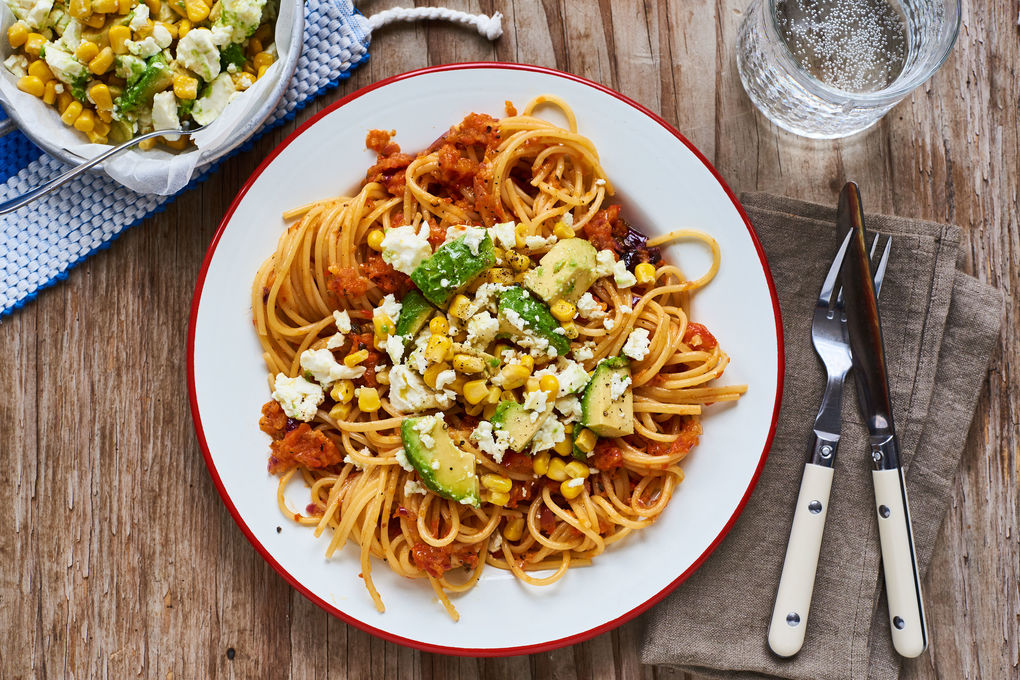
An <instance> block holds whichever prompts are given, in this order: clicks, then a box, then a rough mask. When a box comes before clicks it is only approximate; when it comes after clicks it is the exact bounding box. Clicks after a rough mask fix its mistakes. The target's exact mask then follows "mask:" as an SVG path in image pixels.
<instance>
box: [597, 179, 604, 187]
mask: <svg viewBox="0 0 1020 680" xmlns="http://www.w3.org/2000/svg"><path fill="white" fill-rule="evenodd" d="M605 185H606V180H604V179H602V178H601V177H599V178H598V179H597V180H595V186H598V187H604V186H605Z"/></svg>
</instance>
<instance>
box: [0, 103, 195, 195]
mask: <svg viewBox="0 0 1020 680" xmlns="http://www.w3.org/2000/svg"><path fill="white" fill-rule="evenodd" d="M5 122H6V121H5ZM205 127H206V126H205V125H201V126H199V127H196V128H191V129H190V130H153V131H152V132H146V133H145V134H144V135H138V136H137V137H132V138H131V139H129V140H128V141H126V142H124V143H123V144H120V145H118V146H115V147H113V148H112V149H110V150H109V151H104V152H103V153H101V154H99V155H98V156H96V157H95V158H91V159H89V160H87V161H85V162H84V163H82V164H81V165H76V166H75V167H73V168H71V169H70V170H68V171H67V172H65V173H64V174H62V175H60V176H59V177H56V178H54V179H51V180H50V181H49V182H47V183H46V184H43V185H42V186H38V187H36V188H34V189H31V190H29V191H26V192H25V193H23V194H21V195H20V196H15V197H14V198H12V199H10V200H8V201H3V202H0V215H6V214H7V213H9V212H14V211H15V210H17V209H18V208H20V207H22V206H25V205H28V204H29V203H31V202H32V201H34V200H36V199H37V198H42V197H43V196H45V195H46V194H48V193H50V192H51V191H53V190H54V189H56V188H58V187H60V186H62V185H64V184H67V183H68V182H70V181H71V180H72V179H74V178H75V177H77V176H78V175H80V174H81V173H83V172H85V171H86V170H88V169H89V168H91V167H93V166H96V165H99V164H100V163H102V162H103V161H105V160H106V159H107V158H110V157H112V156H116V155H117V154H119V153H120V152H121V151H124V150H126V149H130V148H131V147H133V146H134V145H135V144H137V143H138V142H141V141H143V140H145V139H150V138H152V137H162V136H163V135H193V134H195V133H196V132H199V131H200V130H204V129H205Z"/></svg>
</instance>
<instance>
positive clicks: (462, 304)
mask: <svg viewBox="0 0 1020 680" xmlns="http://www.w3.org/2000/svg"><path fill="white" fill-rule="evenodd" d="M472 306H473V305H472V304H471V300H470V299H468V296H467V295H463V294H461V295H456V296H454V298H453V301H452V302H451V303H450V316H452V317H453V318H455V319H461V320H465V319H467V318H469V317H470V316H471V307H472Z"/></svg>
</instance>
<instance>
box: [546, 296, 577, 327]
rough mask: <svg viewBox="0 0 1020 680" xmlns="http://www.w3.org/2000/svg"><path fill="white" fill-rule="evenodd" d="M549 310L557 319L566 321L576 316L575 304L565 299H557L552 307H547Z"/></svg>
mask: <svg viewBox="0 0 1020 680" xmlns="http://www.w3.org/2000/svg"><path fill="white" fill-rule="evenodd" d="M549 311H550V312H552V315H553V317H554V318H555V319H556V320H557V321H562V322H564V323H566V322H567V321H571V320H573V318H574V317H575V316H577V305H575V304H573V303H571V302H567V301H566V300H557V301H556V302H554V303H553V305H552V307H550V308H549Z"/></svg>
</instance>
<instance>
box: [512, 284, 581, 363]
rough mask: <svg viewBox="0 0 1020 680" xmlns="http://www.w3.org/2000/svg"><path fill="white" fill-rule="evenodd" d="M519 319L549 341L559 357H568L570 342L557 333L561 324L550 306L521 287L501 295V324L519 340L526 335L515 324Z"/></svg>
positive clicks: (526, 326) (527, 327)
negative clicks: (550, 309)
mask: <svg viewBox="0 0 1020 680" xmlns="http://www.w3.org/2000/svg"><path fill="white" fill-rule="evenodd" d="M517 317H520V321H521V322H523V324H524V327H525V328H526V329H527V330H529V331H531V332H532V333H534V334H535V335H537V336H538V337H540V338H545V339H546V340H548V341H549V344H550V345H551V346H552V347H555V348H556V352H557V354H558V355H559V356H561V357H562V356H566V355H567V352H569V351H570V341H569V340H567V337H566V336H565V335H560V334H559V333H557V332H556V329H557V328H559V327H560V322H559V321H557V320H556V319H555V317H553V315H552V312H550V311H549V306H548V305H547V304H545V303H544V302H542V301H541V300H536V299H535V298H533V297H532V296H531V293H529V292H528V291H526V290H524V289H523V288H521V287H520V286H511V287H510V288H508V289H507V290H505V291H503V292H502V293H500V295H499V322H500V326H501V328H502V329H503V330H504V331H506V332H507V333H509V334H510V335H512V336H515V337H518V338H519V337H521V336H522V335H524V333H523V332H522V331H521V330H520V328H518V327H517V325H516V324H515V323H514V321H515V320H516V319H517Z"/></svg>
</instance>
